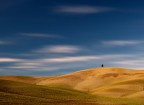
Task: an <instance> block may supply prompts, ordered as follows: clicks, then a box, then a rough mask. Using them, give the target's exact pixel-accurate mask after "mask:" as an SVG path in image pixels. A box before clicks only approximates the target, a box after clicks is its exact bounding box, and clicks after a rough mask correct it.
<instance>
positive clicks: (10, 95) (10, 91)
mask: <svg viewBox="0 0 144 105" xmlns="http://www.w3.org/2000/svg"><path fill="white" fill-rule="evenodd" d="M142 103H144V101H143V100H139V99H133V100H131V99H126V98H125V99H122V98H108V97H100V96H95V95H91V94H88V93H85V92H80V91H76V90H73V89H64V88H60V87H46V86H38V85H33V84H26V83H20V82H14V81H9V80H0V105H132V104H133V105H142Z"/></svg>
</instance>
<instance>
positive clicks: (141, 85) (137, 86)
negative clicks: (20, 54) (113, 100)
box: [0, 68, 144, 99]
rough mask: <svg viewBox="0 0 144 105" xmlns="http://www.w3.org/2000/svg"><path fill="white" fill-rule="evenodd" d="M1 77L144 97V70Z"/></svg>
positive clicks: (105, 69)
mask: <svg viewBox="0 0 144 105" xmlns="http://www.w3.org/2000/svg"><path fill="white" fill-rule="evenodd" d="M0 79H3V80H12V81H18V82H25V83H31V84H36V85H43V86H48V87H61V88H67V89H75V90H79V91H83V92H88V93H90V94H94V95H98V96H108V97H125V98H140V99H142V98H144V92H143V91H144V70H130V69H124V68H91V69H87V70H80V71H77V72H73V73H70V74H66V75H60V76H49V77H46V76H45V77H20V76H7V77H6V76H3V77H0Z"/></svg>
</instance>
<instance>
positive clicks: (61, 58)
mask: <svg viewBox="0 0 144 105" xmlns="http://www.w3.org/2000/svg"><path fill="white" fill-rule="evenodd" d="M0 14H1V15H0V75H59V74H65V73H69V72H73V71H77V70H81V69H86V68H93V67H99V66H100V65H101V64H102V63H103V64H104V65H105V66H106V67H124V68H132V69H143V68H144V65H143V63H144V57H143V56H144V54H143V51H144V47H143V45H144V35H143V34H144V29H143V28H144V1H143V0H0Z"/></svg>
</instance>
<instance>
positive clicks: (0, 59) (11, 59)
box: [0, 58, 22, 63]
mask: <svg viewBox="0 0 144 105" xmlns="http://www.w3.org/2000/svg"><path fill="white" fill-rule="evenodd" d="M19 61H22V60H21V59H15V58H0V63H4V62H19Z"/></svg>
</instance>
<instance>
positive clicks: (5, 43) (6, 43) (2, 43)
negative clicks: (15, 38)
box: [0, 40, 12, 45]
mask: <svg viewBox="0 0 144 105" xmlns="http://www.w3.org/2000/svg"><path fill="white" fill-rule="evenodd" d="M8 44H12V42H8V41H2V40H0V45H8Z"/></svg>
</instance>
